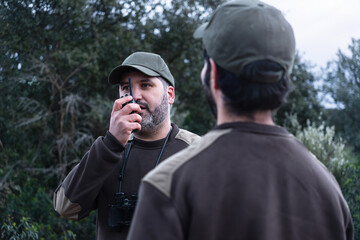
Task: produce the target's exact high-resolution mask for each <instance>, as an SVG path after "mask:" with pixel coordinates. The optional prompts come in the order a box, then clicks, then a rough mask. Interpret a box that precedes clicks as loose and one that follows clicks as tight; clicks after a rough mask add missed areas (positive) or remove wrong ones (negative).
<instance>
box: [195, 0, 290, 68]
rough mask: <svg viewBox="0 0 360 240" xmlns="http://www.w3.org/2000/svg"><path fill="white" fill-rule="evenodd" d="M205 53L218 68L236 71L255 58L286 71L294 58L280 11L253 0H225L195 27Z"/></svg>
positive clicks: (288, 27)
mask: <svg viewBox="0 0 360 240" xmlns="http://www.w3.org/2000/svg"><path fill="white" fill-rule="evenodd" d="M194 38H202V41H203V44H204V46H205V48H206V50H207V52H208V55H209V56H210V57H211V58H212V59H214V61H215V62H216V63H217V64H218V65H219V66H221V67H222V68H224V69H226V70H228V71H230V72H232V73H234V74H238V73H239V72H240V71H241V70H242V69H243V67H244V66H246V65H247V64H249V63H251V62H254V61H258V60H272V61H274V62H277V63H279V64H280V65H281V66H282V67H284V69H285V71H286V74H288V75H289V74H290V73H291V70H292V67H293V63H294V58H295V37H294V32H293V30H292V27H291V26H290V24H289V23H288V22H287V21H286V19H285V18H284V16H283V15H282V13H281V12H280V11H279V10H278V9H276V8H274V7H272V6H270V5H268V4H266V3H263V2H260V1H257V0H235V1H227V2H225V3H224V4H222V5H220V6H219V7H218V8H217V9H216V10H215V11H214V13H213V14H212V16H211V18H210V21H209V22H207V23H205V24H203V25H201V26H200V27H199V28H198V29H196V31H195V33H194Z"/></svg>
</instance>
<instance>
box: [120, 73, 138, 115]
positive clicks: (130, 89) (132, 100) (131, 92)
mask: <svg viewBox="0 0 360 240" xmlns="http://www.w3.org/2000/svg"><path fill="white" fill-rule="evenodd" d="M128 81H129V92H130V96H132V99H131V101H130V102H127V103H124V104H123V107H125V106H126V104H128V103H136V102H135V99H134V95H133V91H132V84H131V78H128ZM125 96H128V95H127V94H125ZM131 113H136V111H132V112H131Z"/></svg>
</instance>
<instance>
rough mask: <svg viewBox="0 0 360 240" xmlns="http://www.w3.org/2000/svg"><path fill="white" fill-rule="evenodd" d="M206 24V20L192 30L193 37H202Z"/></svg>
mask: <svg viewBox="0 0 360 240" xmlns="http://www.w3.org/2000/svg"><path fill="white" fill-rule="evenodd" d="M207 26H208V23H207V22H206V23H203V24H201V25H200V27H198V28H197V29H196V30H195V32H194V34H193V37H194V38H195V39H200V38H202V37H203V35H204V31H205V29H206V27H207Z"/></svg>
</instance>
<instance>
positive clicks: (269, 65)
mask: <svg viewBox="0 0 360 240" xmlns="http://www.w3.org/2000/svg"><path fill="white" fill-rule="evenodd" d="M204 58H205V61H207V66H208V67H207V72H206V74H208V75H209V74H210V70H211V65H210V59H209V56H208V55H207V52H206V49H204ZM216 67H217V70H218V71H217V72H218V79H219V81H218V85H219V88H220V89H221V91H222V93H223V96H224V101H225V102H226V103H228V105H227V106H228V107H229V110H230V111H232V112H234V113H236V114H238V115H246V116H250V117H251V116H252V113H253V112H254V111H257V110H274V109H277V108H279V107H280V106H281V105H283V104H284V103H286V100H287V99H286V98H287V96H288V94H289V93H290V91H291V90H292V86H291V85H290V82H289V79H288V76H287V75H286V74H285V70H284V69H283V67H282V66H281V65H280V64H278V63H276V62H273V61H270V60H260V61H255V62H253V63H250V64H248V65H246V66H245V67H244V69H243V70H242V71H241V72H240V74H238V75H235V74H234V73H231V72H229V71H227V70H225V69H224V68H222V67H220V66H219V65H218V64H216ZM278 72H282V74H281V76H278V75H277V74H274V73H278ZM269 76H271V77H272V78H273V77H276V78H279V80H278V81H276V82H270V83H269V82H265V81H266V80H267V79H269ZM208 78H209V77H208ZM206 81H209V79H206ZM205 84H207V85H209V84H210V83H208V82H205Z"/></svg>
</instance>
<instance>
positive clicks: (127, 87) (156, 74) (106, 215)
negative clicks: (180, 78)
mask: <svg viewBox="0 0 360 240" xmlns="http://www.w3.org/2000/svg"><path fill="white" fill-rule="evenodd" d="M130 81H131V84H129V83H130ZM109 82H110V83H112V84H119V95H120V98H119V99H117V100H116V101H115V102H114V105H113V109H112V113H111V118H110V126H109V131H108V132H107V133H106V135H105V136H104V137H99V138H98V139H97V140H96V141H95V142H94V143H93V145H92V146H91V148H90V150H89V151H88V152H87V153H86V154H85V156H84V157H83V159H82V160H81V162H80V163H79V164H78V165H77V166H75V168H74V169H73V170H72V171H71V172H70V173H69V174H68V176H67V177H66V178H65V180H64V181H63V182H62V184H61V185H60V186H59V187H58V188H57V189H56V191H55V194H54V208H55V210H56V211H57V212H58V213H59V214H60V215H62V216H63V217H65V218H67V219H71V220H80V219H82V218H84V217H86V216H88V214H89V213H90V212H91V211H92V210H94V209H97V214H98V215H97V239H106V240H112V239H126V235H127V232H128V229H129V225H130V222H131V217H132V213H133V211H134V208H135V204H136V201H137V192H138V187H139V184H140V180H141V178H142V177H143V176H144V175H145V174H146V173H147V172H148V171H150V170H151V169H153V168H154V167H156V166H157V165H158V164H159V162H161V161H162V160H164V159H166V158H167V157H169V156H171V155H172V154H174V153H176V152H178V151H179V150H181V149H184V148H185V147H187V146H188V145H189V144H191V143H192V142H193V141H195V140H197V139H198V138H199V136H197V135H195V134H193V133H190V132H188V131H186V130H183V129H179V128H178V127H177V125H175V124H173V123H171V120H170V105H171V104H173V103H174V99H175V89H174V87H175V81H174V78H173V76H172V75H171V73H170V70H169V69H168V67H167V65H166V63H165V62H164V60H163V59H162V58H161V57H160V56H159V55H157V54H153V53H146V52H136V53H133V54H131V55H130V56H129V57H128V58H126V59H125V60H124V62H123V63H122V65H120V66H118V67H116V68H115V69H113V70H112V71H111V73H110V75H109ZM131 93H132V95H133V97H132V96H131Z"/></svg>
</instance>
